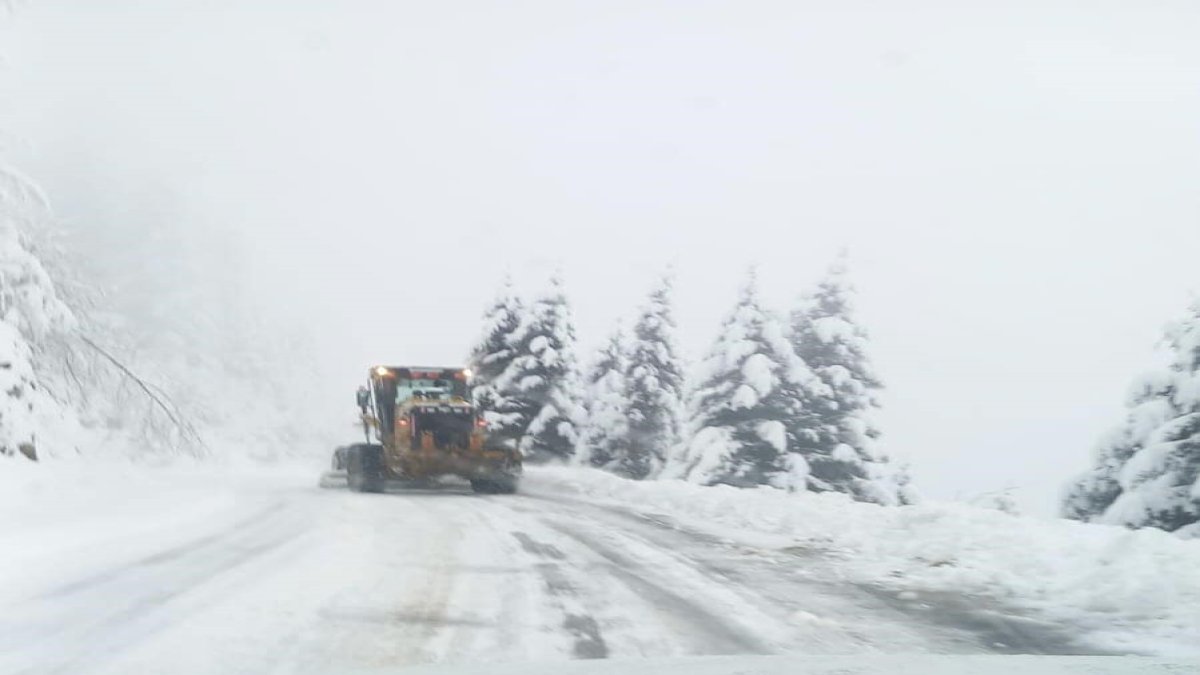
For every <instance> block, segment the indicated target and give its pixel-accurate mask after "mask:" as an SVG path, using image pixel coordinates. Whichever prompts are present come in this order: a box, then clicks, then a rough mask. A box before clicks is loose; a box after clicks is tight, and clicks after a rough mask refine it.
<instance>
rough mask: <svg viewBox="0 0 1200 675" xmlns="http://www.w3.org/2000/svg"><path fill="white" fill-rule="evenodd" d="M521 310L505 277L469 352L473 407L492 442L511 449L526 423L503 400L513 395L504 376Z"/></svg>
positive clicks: (515, 342) (517, 335)
mask: <svg viewBox="0 0 1200 675" xmlns="http://www.w3.org/2000/svg"><path fill="white" fill-rule="evenodd" d="M524 312H525V308H524V305H523V303H522V302H521V299H520V298H518V297H517V296H516V295H515V294H514V293H513V288H512V279H510V278H506V279H505V280H504V285H503V287H502V288H501V290H500V292H499V293H498V294H497V295H496V298H495V300H493V301H492V304H491V305H490V306H489V307H488V309H487V311H485V312H484V315H483V334H482V335H481V336H480V339H479V341H478V342H477V343H476V345H475V347H474V348H473V349H472V350H471V356H470V366H471V370H472V378H471V384H472V387H473V391H474V396H475V405H476V406H477V407H478V408H479V411H480V413H481V414H482V416H483V418H484V420H486V421H487V423H488V428H489V434H490V437H491V439H492V441H493V442H496V443H498V444H500V445H504V446H506V447H511V448H515V447H516V446H517V443H518V442H519V441H520V438H521V436H523V435H524V434H525V429H526V428H527V427H528V426H529V424H528V420H527V419H526V420H523V419H522V418H521V417H520V415H515V414H513V412H512V411H509V412H505V409H509V408H511V407H512V405H511V404H510V402H509V401H507V400H506V397H508V396H510V395H515V394H516V393H517V392H515V391H512V390H511V388H510V389H509V390H504V389H502V388H501V385H504V384H505V383H506V382H507V380H505V379H504V375H505V373H506V372H507V371H508V369H509V368H510V367H511V366H512V362H513V361H514V360H515V359H516V357H517V354H518V349H519V348H520V345H521V343H522V341H523V339H522V337H521V334H520V329H521V327H522V323H523V322H522V317H523V316H524Z"/></svg>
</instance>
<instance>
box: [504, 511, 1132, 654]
mask: <svg viewBox="0 0 1200 675" xmlns="http://www.w3.org/2000/svg"><path fill="white" fill-rule="evenodd" d="M522 497H524V498H527V499H533V500H537V501H545V502H548V503H552V504H555V505H558V506H561V507H567V508H568V509H571V510H574V511H575V512H576V513H579V511H586V512H590V513H591V514H592V515H593V516H594V517H598V518H601V519H602V522H603V523H608V524H613V521H617V522H623V523H625V524H627V525H629V526H632V528H630V529H627V530H624V531H629V532H633V531H637V530H639V529H640V530H642V531H643V532H645V534H646V536H647V537H650V538H652V539H654V540H656V541H659V542H661V541H662V538H663V537H668V538H671V539H674V540H676V541H678V542H679V543H681V544H685V545H686V544H687V543H689V542H690V543H691V544H693V545H694V546H693V548H696V549H700V550H704V551H705V552H706V554H707V555H704V556H693V557H690V559H691V560H693V561H694V563H695V564H696V566H697V567H700V568H702V569H704V570H706V571H707V572H709V573H710V574H711V575H712V576H713V577H714V578H720V579H724V580H726V581H728V582H729V583H733V584H737V585H739V586H740V587H741V588H742V589H743V590H744V592H745V593H747V594H750V595H754V596H757V597H758V598H759V599H760V601H762V602H763V603H768V604H776V605H780V606H781V607H783V608H785V609H787V610H788V611H797V610H799V611H801V612H802V613H805V614H807V612H804V609H803V608H802V606H801V605H802V603H806V602H809V601H811V600H812V599H813V597H814V595H817V594H820V595H823V596H832V597H833V598H834V599H837V598H838V597H840V598H841V599H842V600H843V601H844V602H845V603H846V604H847V605H848V606H849V608H850V609H854V610H857V611H856V613H855V615H856V616H858V617H864V616H870V617H872V618H874V619H875V621H873V622H872V625H873V626H874V627H875V630H874V631H872V634H868V633H865V632H863V631H861V630H860V629H859V628H858V627H857V626H854V625H850V626H846V627H845V628H844V630H845V632H846V634H847V636H848V637H850V638H851V639H853V640H855V641H857V642H860V643H864V645H866V644H868V643H871V642H873V641H875V640H878V638H879V631H878V627H879V626H880V625H881V623H884V624H885V623H890V624H893V625H896V626H899V627H901V628H902V629H904V630H906V631H911V632H913V634H914V637H923V638H925V639H926V641H927V642H928V643H929V644H928V645H927V646H926V647H925V649H924V651H931V652H935V653H962V654H977V653H998V654H1035V655H1097V656H1105V655H1114V654H1117V653H1116V652H1110V651H1104V650H1101V649H1096V648H1091V647H1087V646H1084V645H1082V644H1080V643H1079V641H1078V639H1077V638H1076V637H1075V636H1073V635H1071V634H1070V633H1069V632H1068V631H1067V630H1065V629H1064V627H1063V626H1060V625H1058V624H1054V623H1051V622H1048V621H1044V620H1039V619H1037V618H1033V617H1029V616H1022V615H1020V613H1019V611H1020V610H1018V609H1016V608H1006V607H1003V606H1002V605H1001V604H1000V603H998V602H996V601H994V600H990V599H987V598H980V597H973V596H968V595H964V594H960V593H954V592H947V591H920V592H918V593H917V594H913V593H899V594H898V593H897V592H896V591H894V590H889V589H886V588H883V587H881V586H876V585H870V584H861V583H855V582H851V581H845V580H842V579H840V578H838V579H837V581H836V583H835V582H831V581H829V580H827V579H825V580H822V579H821V578H819V577H813V576H806V575H800V574H797V573H796V567H795V566H793V565H790V564H784V565H778V564H773V563H772V559H771V558H763V557H762V556H760V555H755V556H749V555H746V554H745V553H744V552H745V551H747V550H749V549H748V548H747V547H745V546H742V545H739V544H737V543H736V542H733V541H730V540H728V539H725V538H723V537H719V536H716V535H713V534H710V533H707V532H702V531H698V530H695V529H692V528H688V527H686V526H684V525H681V524H679V523H678V522H676V521H674V520H673V519H671V518H670V517H668V516H663V515H659V514H653V513H643V512H639V511H636V510H634V509H631V508H624V507H620V506H614V505H608V504H598V503H594V502H588V501H576V500H568V499H562V498H558V497H554V496H550V495H528V494H523V495H522ZM585 517H586V516H585ZM647 530H650V531H647ZM721 550H726V551H729V552H730V554H731V555H736V556H737V557H738V558H739V559H738V560H736V561H734V562H733V563H732V564H727V563H718V562H715V561H714V560H713V557H714V556H712V555H711V554H712V553H716V552H719V551H721ZM782 552H783V553H785V554H786V555H787V556H788V557H789V558H795V559H796V560H800V559H801V558H803V559H805V560H808V561H809V563H816V564H823V565H825V566H826V567H828V566H829V561H828V560H826V558H825V557H824V555H823V554H822V553H821V552H814V551H812V550H810V549H799V550H793V549H784V550H783V551H782ZM767 553H776V552H774V551H771V552H767ZM764 582H769V583H770V584H771V585H772V586H773V587H774V588H777V589H780V590H784V591H786V590H787V589H788V587H789V586H790V587H792V588H794V589H796V590H800V589H802V588H804V587H805V586H808V587H813V590H815V591H817V594H811V593H810V594H806V595H805V596H804V597H803V598H802V599H799V600H794V599H789V596H788V595H787V594H764V593H763V592H762V591H763V584H764ZM792 595H793V596H794V595H795V593H794V592H793V594H792ZM910 596H915V597H910ZM827 627H828V626H827ZM898 637H901V638H902V637H903V636H898ZM889 649H890V648H889ZM1120 653H1125V652H1120Z"/></svg>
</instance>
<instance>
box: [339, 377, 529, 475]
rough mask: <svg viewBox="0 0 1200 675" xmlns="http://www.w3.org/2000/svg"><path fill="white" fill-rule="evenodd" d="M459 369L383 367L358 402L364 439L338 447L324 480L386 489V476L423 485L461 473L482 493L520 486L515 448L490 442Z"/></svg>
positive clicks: (467, 381)
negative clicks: (363, 441)
mask: <svg viewBox="0 0 1200 675" xmlns="http://www.w3.org/2000/svg"><path fill="white" fill-rule="evenodd" d="M470 377H471V372H470V371H469V370H465V369H462V368H424V367H410V366H379V367H377V368H373V369H371V373H370V377H369V379H368V382H367V384H366V386H364V387H362V388H361V389H359V391H358V395H357V400H356V402H357V404H358V408H359V413H360V417H361V421H362V429H363V434H364V436H365V437H366V442H365V443H356V444H353V445H346V446H342V447H340V448H338V449H337V450H335V451H334V453H333V463H332V467H331V470H330V471H327V472H326V473H325V474H324V475H323V476H322V477H321V485H322V487H335V486H339V485H341V484H345V485H346V486H348V487H349V488H350V489H351V490H354V491H356V492H383V491H384V490H385V489H386V487H387V486H388V485H389V483H395V484H398V485H404V486H425V485H429V484H432V483H433V481H435V480H436V479H438V478H441V477H443V476H458V477H460V478H464V479H466V480H468V481H470V483H471V488H472V489H473V490H474V491H475V492H479V493H491V494H509V493H513V492H516V491H517V483H518V481H519V480H520V477H521V455H520V453H519V452H518V451H516V450H512V449H509V448H505V447H502V446H500V445H497V444H493V443H491V442H489V438H488V434H487V424H486V423H485V421H484V420H483V419H482V418H481V417H480V416H479V414H478V411H477V410H476V408H475V406H474V404H473V403H472V402H471V389H470Z"/></svg>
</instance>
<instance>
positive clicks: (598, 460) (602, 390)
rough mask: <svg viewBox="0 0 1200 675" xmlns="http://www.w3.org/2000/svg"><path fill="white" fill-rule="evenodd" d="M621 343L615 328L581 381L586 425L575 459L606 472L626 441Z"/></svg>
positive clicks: (626, 444) (623, 450) (623, 451)
mask: <svg viewBox="0 0 1200 675" xmlns="http://www.w3.org/2000/svg"><path fill="white" fill-rule="evenodd" d="M625 362H626V357H625V340H624V335H623V334H622V331H621V330H620V329H618V330H617V331H616V332H614V333H613V335H612V337H610V338H609V340H608V343H607V344H605V345H604V347H603V348H602V349H601V350H600V352H599V354H598V355H597V356H596V360H595V362H594V363H593V364H592V367H591V368H589V369H588V372H587V377H586V378H585V380H584V405H583V407H584V411H585V413H586V420H587V421H586V423H585V424H584V426H583V431H582V432H581V433H580V434H579V447H578V448H577V449H576V459H577V460H579V461H580V462H583V463H586V464H589V465H591V466H594V467H597V468H601V469H608V468H611V466H612V465H613V463H614V462H616V461H617V460H618V459H619V458H621V457H623V456H624V454H625V452H626V449H627V446H628V441H629V422H628V419H627V417H626V410H625V409H626V405H625V371H626V368H627V366H626V363H625Z"/></svg>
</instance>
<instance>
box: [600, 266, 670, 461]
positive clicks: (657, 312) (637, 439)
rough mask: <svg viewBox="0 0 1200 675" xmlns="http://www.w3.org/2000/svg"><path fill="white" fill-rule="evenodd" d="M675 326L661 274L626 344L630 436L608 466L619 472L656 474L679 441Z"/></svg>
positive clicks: (666, 282) (667, 284)
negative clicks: (621, 453) (629, 341)
mask: <svg viewBox="0 0 1200 675" xmlns="http://www.w3.org/2000/svg"><path fill="white" fill-rule="evenodd" d="M674 331H675V320H674V318H673V316H672V311H671V280H670V278H669V277H666V276H664V277H663V278H662V279H661V280H660V281H659V283H658V285H657V286H656V287H655V288H654V290H653V291H651V293H650V297H649V299H648V300H647V302H646V305H645V307H644V308H643V309H642V311H641V314H640V315H639V316H638V320H637V324H635V325H634V329H633V340H632V342H631V343H630V347H629V358H628V363H627V364H626V370H625V377H624V384H625V395H624V399H625V406H626V407H625V415H626V418H627V419H628V429H629V442H628V444H627V445H626V448H625V452H624V454H623V455H621V456H620V457H618V458H617V459H616V461H615V462H614V463H613V465H612V466H611V467H610V468H611V470H612V471H613V472H615V473H618V474H620V475H623V476H626V477H629V478H636V479H643V478H647V477H650V476H653V475H655V474H657V473H658V472H659V471H661V470H662V468H663V464H664V463H665V461H666V457H667V453H668V451H669V450H670V449H671V448H673V447H674V446H675V445H676V444H677V443H678V442H679V432H680V429H679V427H680V421H679V418H680V415H681V412H682V411H681V409H682V407H683V403H682V397H683V367H682V365H681V364H680V361H679V350H678V348H676V346H675V336H674Z"/></svg>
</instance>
